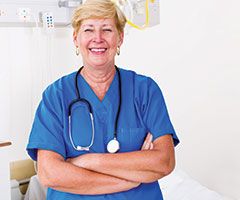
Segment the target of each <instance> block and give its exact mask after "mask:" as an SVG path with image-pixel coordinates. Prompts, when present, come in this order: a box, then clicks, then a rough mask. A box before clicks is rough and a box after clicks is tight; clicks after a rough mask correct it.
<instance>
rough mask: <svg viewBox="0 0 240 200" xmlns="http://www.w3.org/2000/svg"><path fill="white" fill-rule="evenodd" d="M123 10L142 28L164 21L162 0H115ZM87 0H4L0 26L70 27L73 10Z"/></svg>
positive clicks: (132, 23)
mask: <svg viewBox="0 0 240 200" xmlns="http://www.w3.org/2000/svg"><path fill="white" fill-rule="evenodd" d="M112 1H115V3H116V4H117V5H118V6H119V7H120V8H121V9H122V10H123V12H124V13H125V15H126V16H127V19H128V22H127V23H128V24H129V25H130V26H133V27H135V28H138V29H144V28H146V27H151V26H155V25H157V24H159V23H160V2H159V0H112ZM83 2H84V1H83V0H42V1H40V0H23V1H21V2H19V1H16V0H15V1H13V0H1V2H0V26H42V27H44V28H45V29H46V28H47V30H50V29H51V28H54V27H59V26H68V25H69V24H70V22H71V16H72V13H73V10H74V9H75V8H76V7H77V6H79V5H80V4H82V3H83Z"/></svg>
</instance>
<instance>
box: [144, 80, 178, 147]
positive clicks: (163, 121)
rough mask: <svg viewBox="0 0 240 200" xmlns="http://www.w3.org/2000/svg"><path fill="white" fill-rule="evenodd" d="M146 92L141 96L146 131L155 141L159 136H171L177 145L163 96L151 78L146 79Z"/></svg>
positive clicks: (176, 138)
mask: <svg viewBox="0 0 240 200" xmlns="http://www.w3.org/2000/svg"><path fill="white" fill-rule="evenodd" d="M145 89H146V90H145V91H144V95H143V103H142V113H143V121H144V123H145V126H146V127H147V129H148V131H149V132H150V133H152V134H153V138H154V139H156V138H158V137H160V136H163V135H166V134H171V135H172V137H173V141H174V146H176V145H177V144H178V143H179V139H178V137H177V135H176V133H175V130H174V128H173V125H172V123H171V121H170V118H169V114H168V111H167V107H166V104H165V101H164V97H163V94H162V92H161V90H160V88H159V87H158V85H157V84H156V82H154V81H153V80H152V79H151V78H148V79H147V85H146V88H145Z"/></svg>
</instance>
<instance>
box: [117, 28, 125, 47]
mask: <svg viewBox="0 0 240 200" xmlns="http://www.w3.org/2000/svg"><path fill="white" fill-rule="evenodd" d="M123 38H124V32H122V33H119V43H118V46H119V47H120V46H121V45H122V43H123Z"/></svg>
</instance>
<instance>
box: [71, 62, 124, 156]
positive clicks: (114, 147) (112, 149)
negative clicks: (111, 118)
mask: <svg viewBox="0 0 240 200" xmlns="http://www.w3.org/2000/svg"><path fill="white" fill-rule="evenodd" d="M115 68H116V71H117V75H118V89H119V104H118V110H117V116H116V120H115V125H114V137H113V139H112V140H110V141H109V142H108V144H107V150H108V152H109V153H116V152H117V151H118V150H119V149H120V143H119V141H118V140H117V125H118V118H119V113H120V109H121V103H122V102H121V101H122V92H121V76H120V72H119V69H118V67H117V66H115ZM82 69H83V67H81V68H80V69H79V70H78V71H77V74H76V76H75V89H76V95H77V98H76V99H74V100H73V101H72V102H71V103H70V105H69V106H68V125H69V126H68V127H69V128H68V129H69V131H68V133H69V138H70V142H71V145H72V147H73V148H74V149H75V150H77V151H89V150H90V147H91V146H92V145H93V142H94V137H95V130H94V117H93V110H92V106H91V104H90V103H89V101H88V100H86V99H84V98H81V96H80V92H79V88H78V75H79V74H80V73H81V71H82ZM79 102H81V103H83V104H85V105H87V108H88V111H89V115H90V119H91V125H92V139H91V142H90V144H89V145H87V146H81V145H75V144H74V142H73V138H72V123H71V108H72V107H73V105H75V104H76V103H79Z"/></svg>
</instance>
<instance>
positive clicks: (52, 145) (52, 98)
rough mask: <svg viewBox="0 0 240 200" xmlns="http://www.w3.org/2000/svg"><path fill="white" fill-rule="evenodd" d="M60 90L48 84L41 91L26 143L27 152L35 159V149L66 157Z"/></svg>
mask: <svg viewBox="0 0 240 200" xmlns="http://www.w3.org/2000/svg"><path fill="white" fill-rule="evenodd" d="M61 96H62V95H61V90H59V89H58V88H57V87H55V86H49V87H48V88H47V89H46V90H45V91H44V93H43V96H42V100H41V102H40V104H39V106H38V108H37V111H36V114H35V119H34V122H33V126H32V130H31V133H30V137H29V142H28V145H27V152H28V154H29V156H30V157H31V158H32V159H33V160H37V150H38V149H44V150H50V151H54V152H56V153H58V154H60V155H62V156H63V157H64V158H65V157H66V152H65V143H64V139H63V121H62V120H63V109H62V103H61V102H62V98H61Z"/></svg>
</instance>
